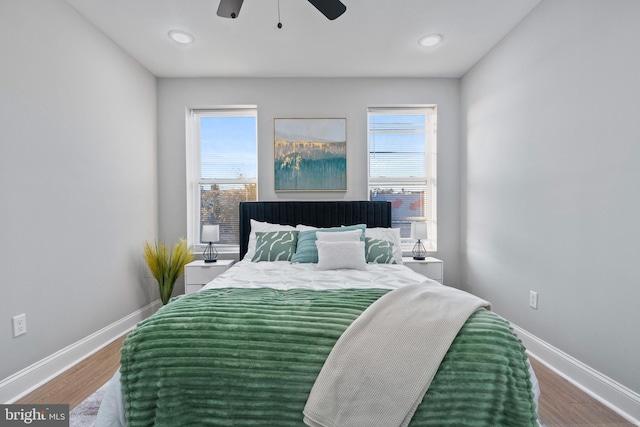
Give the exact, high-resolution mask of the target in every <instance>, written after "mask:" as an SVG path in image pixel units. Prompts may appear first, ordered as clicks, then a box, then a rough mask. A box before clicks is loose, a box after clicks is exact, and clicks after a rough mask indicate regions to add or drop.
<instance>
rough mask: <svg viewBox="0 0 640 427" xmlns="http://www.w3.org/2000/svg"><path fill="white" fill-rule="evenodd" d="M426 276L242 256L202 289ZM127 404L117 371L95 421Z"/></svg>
mask: <svg viewBox="0 0 640 427" xmlns="http://www.w3.org/2000/svg"><path fill="white" fill-rule="evenodd" d="M425 280H427V281H428V280H429V279H426V278H425V277H424V276H422V275H420V274H418V273H415V272H414V271H412V270H411V269H409V268H407V267H406V266H403V265H396V264H369V265H367V268H366V269H365V270H329V271H319V270H318V269H317V266H316V265H315V264H292V263H290V262H287V261H279V262H259V263H256V262H251V261H248V260H243V261H240V262H239V263H237V264H236V265H234V266H233V267H232V268H231V269H229V270H227V271H226V272H225V273H223V274H222V275H220V276H218V277H217V278H216V279H215V280H213V281H212V282H210V283H208V284H207V285H206V286H205V287H204V288H203V289H202V290H201V291H200V292H205V291H207V290H215V289H225V288H241V289H261V288H272V289H277V290H279V291H288V290H295V289H302V290H349V289H351V290H358V289H362V290H367V289H372V288H373V289H386V290H393V289H398V288H400V287H403V286H406V285H409V284H419V283H422V282H425ZM434 283H435V282H434ZM439 286H441V285H439ZM179 298H185V297H179ZM529 375H530V380H531V384H532V392H533V395H534V402H535V404H536V405H537V399H538V396H539V387H538V383H537V379H536V378H535V374H534V373H533V370H532V369H531V368H530V365H529ZM124 408H125V405H124V399H123V394H122V389H121V386H120V373H117V374H116V375H115V376H114V378H113V379H112V381H111V385H110V387H109V390H108V391H107V394H106V396H105V398H104V400H103V404H102V406H101V408H100V411H99V415H98V419H97V422H96V425H97V426H125V425H126V420H125V415H124V414H125V409H124ZM221 425H222V424H221ZM229 425H234V424H233V423H231V424H229Z"/></svg>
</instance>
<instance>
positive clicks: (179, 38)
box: [169, 30, 195, 44]
mask: <svg viewBox="0 0 640 427" xmlns="http://www.w3.org/2000/svg"><path fill="white" fill-rule="evenodd" d="M169 37H171V40H173V41H174V42H176V43H180V44H189V43H193V41H194V40H195V38H194V37H193V36H192V35H191V34H189V33H187V32H185V31H180V30H172V31H169Z"/></svg>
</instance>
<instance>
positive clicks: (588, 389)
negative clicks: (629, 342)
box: [513, 325, 640, 426]
mask: <svg viewBox="0 0 640 427" xmlns="http://www.w3.org/2000/svg"><path fill="white" fill-rule="evenodd" d="M513 329H514V331H515V332H516V334H517V335H518V337H519V338H520V339H521V340H522V343H523V344H524V346H525V347H526V348H527V351H528V352H529V354H530V355H531V356H533V357H534V358H536V359H537V360H539V361H540V362H542V363H543V364H544V365H546V366H547V367H549V369H551V370H553V371H554V372H555V373H557V374H558V375H560V376H561V377H563V378H564V379H566V380H567V381H569V382H570V383H571V384H573V385H575V386H576V387H578V388H579V389H580V390H582V391H584V392H585V393H587V394H589V395H590V396H592V397H593V398H594V399H596V400H598V401H600V402H601V403H602V404H604V405H606V406H607V407H609V408H611V409H612V410H613V411H615V412H617V413H618V414H620V416H622V417H624V418H626V419H627V420H629V422H631V423H633V424H635V425H638V426H640V394H638V393H636V392H634V391H633V390H631V389H629V388H627V387H625V386H623V385H622V384H620V383H618V382H616V381H614V380H612V379H611V378H609V377H607V376H606V375H603V374H602V373H600V372H598V371H596V370H595V369H593V368H591V367H589V366H587V365H585V364H584V363H582V362H580V361H579V360H577V359H575V358H573V357H571V356H569V355H568V354H566V353H565V352H563V351H562V350H559V349H557V348H555V347H554V346H552V345H550V344H548V343H546V342H545V341H543V340H541V339H540V338H538V337H536V336H535V335H532V334H530V333H529V332H527V331H525V330H524V329H521V328H519V327H518V326H516V325H513Z"/></svg>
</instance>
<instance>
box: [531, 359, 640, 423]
mask: <svg viewBox="0 0 640 427" xmlns="http://www.w3.org/2000/svg"><path fill="white" fill-rule="evenodd" d="M531 366H533V370H534V371H535V373H536V377H537V378H538V382H539V384H540V402H539V408H538V415H539V417H540V421H542V422H543V423H544V425H545V426H547V427H560V426H562V427H565V426H575V427H578V426H580V427H582V426H589V427H622V426H633V425H634V424H632V423H630V422H629V421H627V420H626V419H624V418H622V417H621V416H620V415H618V414H617V413H615V412H614V411H612V410H611V409H609V408H607V407H606V406H604V405H602V404H601V403H600V402H598V401H597V400H596V399H594V398H593V397H591V396H589V395H588V394H586V393H585V392H583V391H582V390H580V389H578V388H576V387H574V386H573V385H572V384H571V383H569V382H568V381H567V380H565V379H564V378H562V377H560V376H558V375H557V374H556V373H554V372H553V371H551V370H550V369H549V368H547V367H546V366H544V365H543V364H542V363H540V362H538V361H537V360H536V359H534V358H531Z"/></svg>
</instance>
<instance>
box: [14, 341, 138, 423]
mask: <svg viewBox="0 0 640 427" xmlns="http://www.w3.org/2000/svg"><path fill="white" fill-rule="evenodd" d="M125 337H126V335H125V336H122V337H120V338H118V339H117V340H115V341H114V342H112V343H111V344H109V345H107V346H106V347H104V348H103V349H101V350H99V351H98V352H96V353H94V354H93V355H91V356H89V357H88V358H87V359H85V360H83V361H82V362H80V363H78V364H77V365H75V366H74V367H72V368H71V369H69V370H67V371H65V372H63V373H62V374H60V375H58V376H57V377H55V378H54V379H52V380H51V381H49V382H48V383H46V384H44V385H43V386H42V387H40V388H37V389H36V390H34V391H32V392H31V393H29V394H27V395H26V396H24V397H22V398H21V399H20V400H18V401H16V402H15V403H32V404H57V403H62V404H67V403H68V404H69V409H70V410H71V409H73V408H75V407H76V406H77V405H79V404H80V403H81V402H82V401H83V400H85V399H86V398H87V397H89V396H91V394H92V393H93V392H94V391H96V390H97V389H99V388H100V387H101V386H102V385H103V384H104V383H106V382H107V381H109V378H111V377H112V376H113V374H115V373H116V371H117V370H118V368H119V367H120V348H121V347H122V342H123V341H124V339H125Z"/></svg>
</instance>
